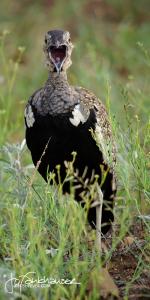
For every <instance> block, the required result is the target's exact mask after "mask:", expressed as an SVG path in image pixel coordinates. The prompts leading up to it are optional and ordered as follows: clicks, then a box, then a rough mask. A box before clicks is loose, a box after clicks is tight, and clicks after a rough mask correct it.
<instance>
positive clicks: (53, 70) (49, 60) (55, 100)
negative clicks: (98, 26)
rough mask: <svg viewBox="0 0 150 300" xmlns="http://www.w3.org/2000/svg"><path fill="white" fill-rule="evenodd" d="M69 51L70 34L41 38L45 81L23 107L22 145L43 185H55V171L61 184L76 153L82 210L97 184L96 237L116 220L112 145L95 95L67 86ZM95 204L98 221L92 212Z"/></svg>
mask: <svg viewBox="0 0 150 300" xmlns="http://www.w3.org/2000/svg"><path fill="white" fill-rule="evenodd" d="M73 47H74V45H73V43H72V41H71V36H70V33H69V32H68V31H65V30H60V29H55V30H49V31H48V32H47V33H46V34H45V39H44V45H43V50H44V54H45V60H46V65H47V68H48V79H47V81H46V82H45V84H43V87H41V88H40V89H38V90H37V91H35V92H34V93H33V94H32V96H31V97H30V98H29V100H28V102H27V105H26V107H25V113H24V117H25V125H26V132H25V137H26V143H27V147H28V149H29V150H30V152H31V156H32V161H33V163H34V165H35V166H36V167H37V170H38V172H39V173H40V174H41V176H42V177H43V178H44V180H45V181H46V182H48V176H49V174H52V173H53V172H54V173H55V175H56V177H55V180H56V183H59V178H58V176H57V172H56V169H57V166H60V177H61V180H62V182H63V181H65V178H66V167H67V163H69V162H71V161H72V155H73V153H75V159H74V162H73V167H74V176H75V177H76V180H74V187H75V200H76V201H77V202H79V203H81V206H83V207H84V206H85V202H84V201H83V198H84V197H83V195H84V192H85V193H86V192H87V193H88V192H89V189H88V187H87V186H88V183H89V184H92V183H94V180H96V181H97V188H98V192H97V194H96V195H97V196H96V197H97V199H94V200H93V201H95V202H92V201H91V204H90V205H89V208H88V213H87V218H88V221H89V224H90V225H91V227H92V228H93V229H96V226H98V230H99V231H100V233H101V234H106V233H107V232H108V231H109V229H110V228H111V225H112V222H113V221H114V212H113V211H114V203H115V198H116V191H117V184H116V172H115V165H116V145H115V141H114V137H113V134H112V128H111V125H110V121H109V117H108V113H107V111H106V107H105V105H104V104H103V103H102V102H101V101H100V100H99V99H98V98H97V97H96V96H95V95H94V93H93V92H91V91H88V90H87V89H86V88H83V87H76V86H72V85H70V84H69V82H68V79H67V71H68V69H69V67H70V66H71V64H72V60H71V54H72V50H73ZM82 177H83V184H78V180H77V178H82ZM95 178H97V179H95ZM86 183H87V184H86ZM78 185H79V187H77V186H78ZM63 193H64V194H65V193H70V185H69V184H68V182H66V183H64V184H63ZM98 198H99V199H98ZM100 198H101V199H100ZM99 200H100V201H101V200H102V202H101V216H100V215H99V214H97V212H96V209H97V207H100V204H99V203H100V202H99ZM93 203H96V204H93ZM97 203H98V204H97ZM100 218H101V220H100ZM97 224H99V225H97Z"/></svg>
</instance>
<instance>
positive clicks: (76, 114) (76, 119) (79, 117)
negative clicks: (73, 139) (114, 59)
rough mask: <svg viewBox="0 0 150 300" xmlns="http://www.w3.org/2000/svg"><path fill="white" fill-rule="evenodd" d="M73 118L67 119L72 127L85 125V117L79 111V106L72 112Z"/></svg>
mask: <svg viewBox="0 0 150 300" xmlns="http://www.w3.org/2000/svg"><path fill="white" fill-rule="evenodd" d="M72 115H73V118H69V120H70V122H71V124H72V125H74V126H76V127H77V126H78V125H79V124H80V122H81V123H85V122H86V121H87V119H86V118H85V116H84V115H83V114H82V112H81V109H80V104H77V105H76V106H75V108H74V110H73V112H72Z"/></svg>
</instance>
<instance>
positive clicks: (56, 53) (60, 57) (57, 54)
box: [48, 45, 67, 73]
mask: <svg viewBox="0 0 150 300" xmlns="http://www.w3.org/2000/svg"><path fill="white" fill-rule="evenodd" d="M48 54H49V58H50V60H51V61H52V62H53V64H54V66H55V68H56V71H57V73H60V72H61V70H62V66H63V63H64V61H65V59H66V54H67V46H66V45H60V46H58V47H56V46H51V47H50V48H49V49H48Z"/></svg>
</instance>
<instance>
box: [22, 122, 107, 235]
mask: <svg viewBox="0 0 150 300" xmlns="http://www.w3.org/2000/svg"><path fill="white" fill-rule="evenodd" d="M60 125H61V126H60ZM26 141H27V146H28V148H29V149H30V151H31V155H32V160H33V163H34V165H35V166H36V165H37V163H38V162H39V161H40V164H39V167H38V171H39V173H40V174H41V175H42V177H43V178H44V179H45V180H46V181H47V177H48V172H52V171H54V172H55V174H56V182H57V181H58V177H57V172H56V166H57V165H60V175H61V181H62V182H63V181H64V179H65V178H66V166H65V164H64V162H65V161H72V159H73V155H72V153H73V152H75V153H76V158H75V162H74V170H76V169H77V170H78V174H79V177H80V176H82V175H83V173H84V171H85V168H86V170H87V171H86V173H85V179H86V178H89V179H90V178H91V177H92V174H93V173H94V174H95V175H98V176H99V179H98V181H99V184H100V183H101V167H100V165H101V164H102V162H103V157H102V153H101V151H100V150H99V148H98V146H97V145H96V142H95V140H94V139H93V138H92V135H91V132H90V131H89V129H88V128H86V126H85V127H84V126H78V127H77V128H76V127H74V126H70V125H69V126H68V127H67V126H66V124H65V126H64V124H63V122H62V123H61V124H60V123H59V120H58V123H57V120H56V122H53V121H52V122H51V121H50V120H49V122H46V120H45V121H42V122H39V123H37V124H36V123H35V124H34V126H33V127H31V128H27V130H26ZM111 181H112V174H111V173H109V172H108V175H107V178H106V180H105V183H104V185H103V186H102V190H103V193H104V197H105V199H108V198H109V195H110V193H111V192H112V188H111ZM75 191H76V192H75V198H76V200H77V201H81V197H80V195H81V192H82V187H81V188H79V189H75ZM63 192H68V193H69V192H70V184H69V183H67V182H66V183H65V184H64V185H63ZM112 205H113V203H112ZM112 205H111V206H112ZM88 218H89V222H90V224H91V225H92V227H94V226H93V222H94V223H95V222H96V213H95V208H91V209H90V210H89V216H88ZM106 219H109V220H110V219H111V220H113V214H112V212H109V213H108V211H107V218H106V213H104V208H103V217H102V221H103V222H106ZM108 228H109V226H107V227H105V228H104V230H103V232H104V233H105V232H106V231H107V230H108Z"/></svg>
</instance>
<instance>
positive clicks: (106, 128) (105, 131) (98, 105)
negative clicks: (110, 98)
mask: <svg viewBox="0 0 150 300" xmlns="http://www.w3.org/2000/svg"><path fill="white" fill-rule="evenodd" d="M75 91H76V92H77V93H78V95H79V99H80V103H81V104H82V105H83V106H84V107H85V109H86V110H87V109H88V110H92V109H94V111H95V114H96V124H95V130H94V132H93V137H94V138H95V140H96V142H97V145H98V146H99V148H100V150H101V151H102V153H103V157H104V160H105V162H106V163H107V164H108V165H109V166H110V167H111V168H112V170H114V167H115V163H116V145H115V142H114V138H113V135H112V129H111V125H110V121H109V118H108V114H107V112H106V108H105V106H104V104H103V103H102V102H101V101H100V100H99V99H98V98H97V97H96V96H95V95H94V94H93V93H92V92H90V91H88V90H87V89H84V88H82V87H76V88H75Z"/></svg>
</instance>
